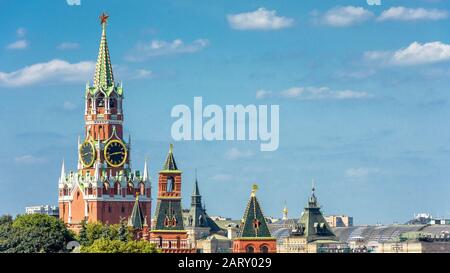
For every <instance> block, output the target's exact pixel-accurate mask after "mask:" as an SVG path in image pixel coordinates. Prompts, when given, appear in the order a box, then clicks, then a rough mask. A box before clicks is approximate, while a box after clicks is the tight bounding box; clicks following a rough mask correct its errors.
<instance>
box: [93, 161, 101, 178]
mask: <svg viewBox="0 0 450 273" xmlns="http://www.w3.org/2000/svg"><path fill="white" fill-rule="evenodd" d="M94 179H95V181H96V182H98V181H99V180H100V160H97V162H96V163H95V172H94Z"/></svg>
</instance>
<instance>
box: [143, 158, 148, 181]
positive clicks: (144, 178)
mask: <svg viewBox="0 0 450 273" xmlns="http://www.w3.org/2000/svg"><path fill="white" fill-rule="evenodd" d="M142 179H143V180H144V182H147V181H148V180H149V179H148V167H147V157H145V163H144V175H143V177H142Z"/></svg>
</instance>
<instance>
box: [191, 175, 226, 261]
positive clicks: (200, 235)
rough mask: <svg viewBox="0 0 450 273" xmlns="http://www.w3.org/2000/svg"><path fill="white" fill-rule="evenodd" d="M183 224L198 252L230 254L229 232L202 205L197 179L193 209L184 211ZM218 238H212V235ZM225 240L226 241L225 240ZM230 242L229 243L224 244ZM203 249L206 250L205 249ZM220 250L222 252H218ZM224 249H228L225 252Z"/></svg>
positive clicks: (192, 199)
mask: <svg viewBox="0 0 450 273" xmlns="http://www.w3.org/2000/svg"><path fill="white" fill-rule="evenodd" d="M183 222H184V226H185V228H186V231H187V233H188V238H189V240H190V242H191V243H192V245H196V248H197V250H198V252H204V253H211V252H212V253H214V251H216V250H217V251H220V252H230V249H231V240H228V239H227V237H226V233H227V231H226V230H225V229H221V228H220V227H219V226H218V225H217V224H216V222H214V220H212V219H211V218H210V217H209V216H208V214H207V213H206V208H205V205H204V204H203V205H202V196H201V195H200V190H199V187H198V180H197V177H195V184H194V191H193V193H192V196H191V208H190V209H187V210H183ZM214 234H215V235H217V236H212V235H214ZM223 238H225V239H223ZM224 240H228V242H227V243H222V242H223V241H224ZM203 248H206V250H205V249H203ZM219 248H220V250H218V249H219ZM223 248H227V250H224V249H223Z"/></svg>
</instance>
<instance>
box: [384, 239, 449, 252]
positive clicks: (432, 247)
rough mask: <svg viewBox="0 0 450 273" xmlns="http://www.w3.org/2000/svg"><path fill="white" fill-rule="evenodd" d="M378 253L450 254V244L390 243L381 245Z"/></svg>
mask: <svg viewBox="0 0 450 273" xmlns="http://www.w3.org/2000/svg"><path fill="white" fill-rule="evenodd" d="M377 252H378V253H450V242H421V241H406V242H388V243H381V244H380V246H379V247H378V249H377Z"/></svg>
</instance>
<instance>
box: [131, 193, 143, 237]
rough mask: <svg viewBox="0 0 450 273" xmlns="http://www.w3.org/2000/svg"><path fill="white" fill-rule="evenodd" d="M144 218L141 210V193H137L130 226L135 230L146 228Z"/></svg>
mask: <svg viewBox="0 0 450 273" xmlns="http://www.w3.org/2000/svg"><path fill="white" fill-rule="evenodd" d="M144 222H145V221H144V216H143V215H142V211H141V208H140V206H139V193H136V201H135V202H134V206H133V210H132V212H131V216H130V218H129V219H128V226H130V227H133V228H135V229H142V227H143V226H144Z"/></svg>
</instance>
